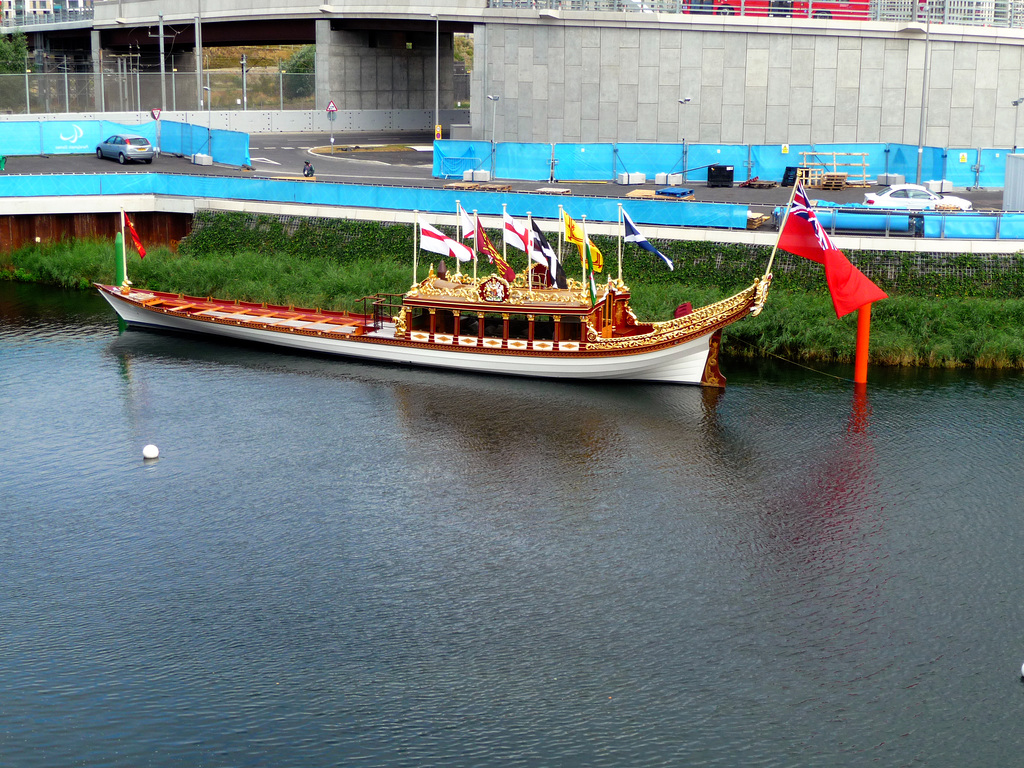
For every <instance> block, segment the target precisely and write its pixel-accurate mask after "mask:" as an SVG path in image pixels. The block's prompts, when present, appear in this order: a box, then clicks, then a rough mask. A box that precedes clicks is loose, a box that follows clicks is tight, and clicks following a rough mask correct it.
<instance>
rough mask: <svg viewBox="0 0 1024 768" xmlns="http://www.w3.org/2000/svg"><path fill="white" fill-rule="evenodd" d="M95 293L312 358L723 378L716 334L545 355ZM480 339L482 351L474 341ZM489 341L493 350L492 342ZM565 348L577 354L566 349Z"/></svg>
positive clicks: (128, 313)
mask: <svg viewBox="0 0 1024 768" xmlns="http://www.w3.org/2000/svg"><path fill="white" fill-rule="evenodd" d="M100 293H101V295H102V296H103V297H104V298H105V299H106V300H107V302H109V303H110V305H111V306H112V307H113V308H114V311H115V312H117V314H118V315H119V316H120V317H121V318H122V319H123V320H124V321H125V322H126V323H128V325H129V326H136V327H142V328H158V329H163V330H171V331H180V332H186V333H199V334H204V335H214V336H220V337H224V338H229V339H235V340H238V341H245V342H256V343H262V344H272V345H275V346H279V347H285V348H288V349H293V350H302V351H307V352H315V353H320V354H331V355H340V356H344V357H350V358H357V359H363V360H373V361H377V362H383V363H393V364H400V365H417V366H429V367H434V368H446V369H450V370H457V371H468V372H473V373H488V374H500V375H506V376H528V377H536V378H554V379H579V380H583V379H587V380H608V379H617V380H629V381H660V382H671V383H678V384H709V383H711V384H714V385H719V386H720V385H721V384H723V383H724V379H723V380H721V381H717V380H714V381H709V380H708V368H709V360H710V359H711V356H712V352H714V353H715V356H716V358H717V338H718V337H717V335H716V334H717V332H718V329H713V330H711V331H710V332H708V333H705V334H703V335H700V336H697V337H695V338H692V339H689V340H687V341H684V342H682V343H678V344H674V345H671V346H663V347H660V348H655V349H650V350H642V351H626V352H624V353H614V354H610V353H605V354H594V353H587V352H581V351H578V347H579V345H576V344H563V345H556V344H553V343H548V346H550V349H524V350H516V349H509V348H497V349H487V348H486V342H487V341H488V340H477V339H475V338H472V339H470V338H467V337H452V336H444V335H443V334H420V335H421V336H423V337H424V338H425V341H423V342H414V341H411V340H405V339H396V338H395V326H394V325H393V324H391V323H385V324H384V325H383V326H382V327H381V328H380V329H379V330H376V331H369V332H365V333H361V334H357V333H353V332H346V331H345V329H341V330H339V329H338V328H337V326H335V327H333V328H325V327H322V325H321V324H317V323H291V324H283V323H276V324H270V323H268V322H266V321H262V320H259V319H256V318H252V317H246V316H244V315H241V314H240V315H238V316H234V315H232V314H231V313H230V312H220V313H217V314H216V315H207V316H202V317H200V316H197V315H191V314H185V313H178V312H173V311H167V310H165V309H155V308H152V307H148V306H145V305H144V304H142V303H141V302H142V301H143V300H144V298H145V297H151V296H152V295H153V294H149V293H146V292H141V291H136V290H132V291H131V292H130V293H129V294H128V295H127V296H125V295H123V294H121V292H120V291H118V290H117V289H115V288H112V287H111V286H100ZM354 330H355V329H351V331H354ZM481 341H482V342H484V345H483V348H481V345H480V343H478V342H481ZM490 341H491V342H492V343H495V344H498V345H499V346H500V344H501V342H500V340H490ZM523 345H524V346H526V344H525V343H523ZM559 346H563V347H567V349H562V348H559ZM573 347H576V348H577V351H575V352H574V351H570V350H571V349H572V348H573ZM711 362H713V363H715V365H714V375H713V376H712V378H716V379H717V378H720V377H719V376H718V374H717V359H714V360H711Z"/></svg>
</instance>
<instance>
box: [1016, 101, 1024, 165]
mask: <svg viewBox="0 0 1024 768" xmlns="http://www.w3.org/2000/svg"><path fill="white" fill-rule="evenodd" d="M1021 104H1024V96H1021V97H1020V98H1019V99H1014V100H1013V106H1015V107H1016V108H1017V109H1015V110H1014V111H1013V154H1017V118H1018V117H1019V116H1020V105H1021Z"/></svg>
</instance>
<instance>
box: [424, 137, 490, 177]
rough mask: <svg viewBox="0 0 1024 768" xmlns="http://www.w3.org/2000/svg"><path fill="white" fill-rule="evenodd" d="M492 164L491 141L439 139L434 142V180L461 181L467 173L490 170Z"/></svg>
mask: <svg viewBox="0 0 1024 768" xmlns="http://www.w3.org/2000/svg"><path fill="white" fill-rule="evenodd" d="M490 162H491V143H490V142H489V141H458V140H454V139H443V140H442V139H439V140H437V141H435V142H434V168H433V176H434V178H437V179H461V178H462V174H463V173H464V172H465V171H477V170H481V169H482V170H490Z"/></svg>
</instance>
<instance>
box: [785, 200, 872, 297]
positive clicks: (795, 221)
mask: <svg viewBox="0 0 1024 768" xmlns="http://www.w3.org/2000/svg"><path fill="white" fill-rule="evenodd" d="M779 248H781V249H782V250H784V251H788V252H789V253H792V254H793V255H794V256H802V257H803V258H805V259H810V260H811V261H816V262H818V263H819V264H822V265H824V267H825V282H826V283H828V290H829V293H831V294H832V305H833V306H834V307H835V310H836V317H843V316H845V315H848V314H850V313H851V312H853V311H854V310H855V309H860V308H861V307H863V306H864V305H865V304H870V303H871V302H873V301H879V300H881V299H887V298H889V296H888V294H887V293H885V291H883V290H882V289H881V288H879V287H878V286H877V285H875V284H874V283H873V282H871V280H869V279H868V278H867V276H865V275H864V273H863V272H861V271H860V270H859V269H857V268H856V267H855V266H853V264H851V263H850V260H849V259H847V258H846V256H845V255H844V254H843V252H842V251H840V250H839V249H838V248H836V246H835V244H834V243H833V242H832V240H831V238H829V236H828V233H827V232H826V231H825V230H824V228H823V227H822V226H821V223H820V222H819V221H818V217H817V216H815V215H814V209H813V208H812V207H811V201H810V200H808V198H807V193H806V192H805V191H804V186H803V184H797V185H796V194H795V195H794V196H793V204H792V206H790V209H789V215H788V216H787V217H786V224H785V226H783V228H782V234H781V235H780V236H779Z"/></svg>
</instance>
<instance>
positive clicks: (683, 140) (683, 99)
mask: <svg viewBox="0 0 1024 768" xmlns="http://www.w3.org/2000/svg"><path fill="white" fill-rule="evenodd" d="M690 101H691V99H690V97H689V96H686V97H685V98H682V99H680V100H679V105H680V106H683V105H685V104H689V103H690ZM682 122H683V121H682V119H680V120H679V124H680V127H682ZM682 142H683V181H686V134H683V137H682Z"/></svg>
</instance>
